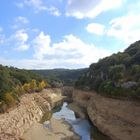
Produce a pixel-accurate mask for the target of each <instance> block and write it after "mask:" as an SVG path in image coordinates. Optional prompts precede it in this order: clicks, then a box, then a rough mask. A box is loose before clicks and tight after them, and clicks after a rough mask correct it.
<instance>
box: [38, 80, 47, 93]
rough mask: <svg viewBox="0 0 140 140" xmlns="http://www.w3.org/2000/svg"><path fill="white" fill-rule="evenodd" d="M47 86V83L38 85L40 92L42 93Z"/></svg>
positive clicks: (43, 82) (42, 82)
mask: <svg viewBox="0 0 140 140" xmlns="http://www.w3.org/2000/svg"><path fill="white" fill-rule="evenodd" d="M46 86H47V83H46V82H45V81H41V82H40V83H39V85H38V91H42V90H43V89H44V88H45V87H46Z"/></svg>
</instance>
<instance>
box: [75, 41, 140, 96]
mask: <svg viewBox="0 0 140 140" xmlns="http://www.w3.org/2000/svg"><path fill="white" fill-rule="evenodd" d="M76 87H78V88H83V89H87V90H96V91H97V92H98V93H100V94H103V95H107V96H112V97H122V96H124V97H130V98H132V97H133V98H140V41H137V42H135V43H134V44H132V45H130V46H129V47H128V48H127V49H126V50H125V51H124V52H119V53H117V54H113V55H111V56H110V57H106V58H104V59H101V60H99V62H98V63H93V64H91V65H90V67H89V69H88V70H87V72H85V73H84V74H83V75H82V76H81V77H80V78H79V80H78V81H77V82H76Z"/></svg>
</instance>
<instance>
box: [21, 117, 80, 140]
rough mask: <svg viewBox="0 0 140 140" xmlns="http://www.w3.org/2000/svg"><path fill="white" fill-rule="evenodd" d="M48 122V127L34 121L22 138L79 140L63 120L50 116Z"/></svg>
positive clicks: (28, 139) (32, 139) (29, 139)
mask: <svg viewBox="0 0 140 140" xmlns="http://www.w3.org/2000/svg"><path fill="white" fill-rule="evenodd" d="M50 123H51V127H50V128H47V127H45V126H44V125H43V124H41V123H35V124H34V125H33V126H32V127H31V128H30V129H29V130H28V131H27V132H25V133H24V135H23V138H24V139H25V140H46V139H47V140H65V139H67V140H68V139H70V140H80V137H79V136H77V135H76V134H75V133H74V132H73V131H72V130H71V126H70V125H69V124H67V123H66V122H65V121H64V120H62V119H61V120H57V119H55V118H53V117H52V118H51V120H50Z"/></svg>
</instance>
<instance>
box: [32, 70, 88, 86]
mask: <svg viewBox="0 0 140 140" xmlns="http://www.w3.org/2000/svg"><path fill="white" fill-rule="evenodd" d="M86 70H87V69H86V68H85V69H49V70H32V71H33V72H36V73H38V74H41V75H42V76H44V77H47V79H48V81H50V83H52V81H60V82H62V83H63V84H64V85H73V84H74V83H75V81H76V80H77V79H78V78H79V77H80V76H81V75H82V74H83V73H84V72H86Z"/></svg>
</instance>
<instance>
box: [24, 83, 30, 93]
mask: <svg viewBox="0 0 140 140" xmlns="http://www.w3.org/2000/svg"><path fill="white" fill-rule="evenodd" d="M23 89H24V91H25V92H28V93H29V92H30V84H28V83H25V84H24V85H23Z"/></svg>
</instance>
